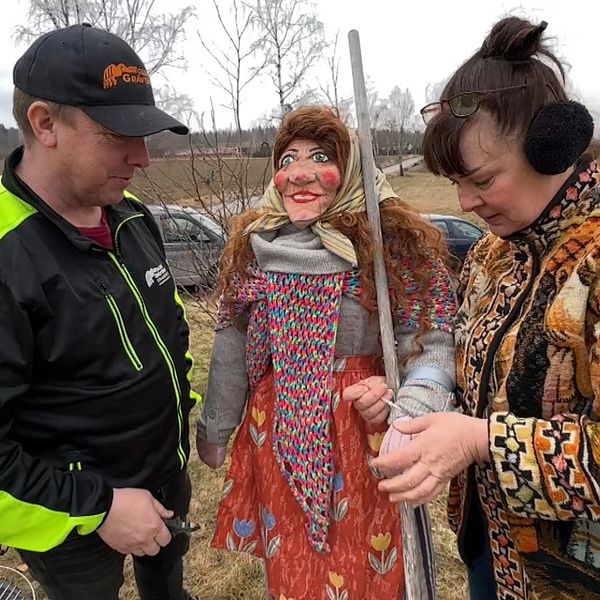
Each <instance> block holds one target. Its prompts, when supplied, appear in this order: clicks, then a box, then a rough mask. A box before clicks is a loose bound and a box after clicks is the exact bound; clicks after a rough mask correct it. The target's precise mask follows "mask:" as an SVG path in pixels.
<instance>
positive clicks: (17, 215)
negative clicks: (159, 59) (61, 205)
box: [0, 185, 37, 240]
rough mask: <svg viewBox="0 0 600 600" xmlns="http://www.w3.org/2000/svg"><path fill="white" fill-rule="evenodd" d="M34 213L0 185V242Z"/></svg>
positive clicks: (34, 210)
mask: <svg viewBox="0 0 600 600" xmlns="http://www.w3.org/2000/svg"><path fill="white" fill-rule="evenodd" d="M36 212H37V210H36V209H35V208H33V206H31V205H30V204H27V202H23V200H21V199H20V198H17V197H16V196H15V195H13V194H11V193H10V192H9V191H8V190H7V189H6V188H5V187H4V186H3V185H0V240H1V239H2V238H3V237H4V236H5V235H6V234H7V233H8V232H9V231H12V230H13V229H16V228H17V227H18V226H19V225H20V224H21V223H22V222H23V221H24V220H25V219H27V218H28V217H30V216H31V215H34V214H35V213H36Z"/></svg>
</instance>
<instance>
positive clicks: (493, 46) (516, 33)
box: [479, 17, 548, 60]
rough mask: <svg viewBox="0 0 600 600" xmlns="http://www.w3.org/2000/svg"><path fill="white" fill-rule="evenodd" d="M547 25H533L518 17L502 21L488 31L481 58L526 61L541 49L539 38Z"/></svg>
mask: <svg viewBox="0 0 600 600" xmlns="http://www.w3.org/2000/svg"><path fill="white" fill-rule="evenodd" d="M547 26H548V23H546V21H542V22H541V23H540V24H539V25H533V24H532V23H530V22H529V21H525V20H524V19H520V18H519V17H507V18H506V19H502V20H501V21H499V22H498V23H496V25H494V27H493V28H492V30H491V31H490V33H489V34H488V36H487V37H486V38H485V40H484V42H483V44H482V46H481V49H480V51H479V53H480V56H481V57H482V58H499V59H503V60H528V59H530V58H531V57H532V56H533V55H534V54H535V53H536V52H538V51H539V50H540V49H541V43H540V42H541V36H542V33H543V32H544V30H545V29H546V27H547Z"/></svg>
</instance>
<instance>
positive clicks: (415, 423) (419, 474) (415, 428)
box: [371, 413, 489, 505]
mask: <svg viewBox="0 0 600 600" xmlns="http://www.w3.org/2000/svg"><path fill="white" fill-rule="evenodd" d="M391 427H394V428H395V429H396V430H397V431H399V432H400V433H403V434H412V436H413V438H412V439H411V440H410V442H408V444H406V446H405V447H404V448H402V449H400V450H398V451H397V452H392V453H391V454H386V455H383V456H379V457H378V458H376V459H374V460H373V461H372V463H371V465H372V466H373V467H377V468H378V469H379V470H381V471H382V472H383V473H386V472H388V473H389V474H390V478H389V479H386V480H384V481H381V482H380V483H379V489H380V490H381V491H382V492H387V493H388V494H389V495H390V501H391V502H408V503H409V504H412V505H418V504H425V503H426V502H431V501H432V500H433V499H434V498H435V497H436V496H437V495H438V494H439V493H440V492H441V491H442V490H443V489H444V488H445V487H446V484H447V483H448V481H450V479H452V477H454V476H455V475H457V474H458V473H460V472H461V471H463V470H464V469H466V468H467V467H468V466H470V465H471V464H472V463H474V462H487V461H488V460H489V436H488V424H487V420H486V419H477V418H475V417H469V416H467V415H462V414H459V413H431V414H428V415H425V416H423V417H418V418H416V419H412V420H410V421H402V420H396V421H394V422H393V423H392V425H391ZM394 473H400V474H399V475H395V476H394V475H393V474H394Z"/></svg>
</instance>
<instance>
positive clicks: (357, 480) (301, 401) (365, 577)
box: [198, 107, 455, 600]
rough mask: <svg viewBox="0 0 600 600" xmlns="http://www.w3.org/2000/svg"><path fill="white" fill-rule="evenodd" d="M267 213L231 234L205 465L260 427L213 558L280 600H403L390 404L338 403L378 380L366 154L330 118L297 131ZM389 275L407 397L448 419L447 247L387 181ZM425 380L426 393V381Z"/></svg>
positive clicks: (287, 132)
mask: <svg viewBox="0 0 600 600" xmlns="http://www.w3.org/2000/svg"><path fill="white" fill-rule="evenodd" d="M273 166H274V172H275V174H274V177H273V180H272V181H271V183H270V184H269V186H268V188H267V191H266V193H265V195H264V197H263V200H262V205H261V209H260V210H258V211H249V212H247V213H244V214H242V215H241V216H239V217H238V218H237V220H236V221H235V222H234V225H233V228H232V233H231V238H230V241H229V243H228V245H227V248H226V249H225V252H224V255H223V258H222V261H221V273H220V279H219V292H220V294H221V302H220V313H219V323H218V326H217V332H216V338H215V343H214V347H213V352H212V358H211V365H210V373H209V382H208V389H207V393H206V403H205V406H204V409H203V414H202V417H201V419H200V421H199V424H198V425H199V426H198V451H199V454H200V456H201V458H202V459H203V460H204V461H205V462H207V464H209V465H210V466H212V467H214V468H216V467H218V466H220V464H221V463H222V461H223V458H224V455H225V446H226V445H227V441H228V439H229V437H230V436H231V434H232V432H233V430H234V429H235V428H236V426H237V425H238V424H239V423H240V420H241V416H242V412H243V411H244V409H246V412H245V417H244V420H243V422H242V425H241V428H240V430H239V432H238V434H237V437H236V440H235V444H234V447H233V454H232V464H231V468H230V469H229V471H228V474H227V478H226V482H225V498H224V499H223V501H222V503H221V506H220V509H219V514H218V519H217V530H216V533H215V537H214V540H213V545H214V546H216V547H222V548H226V549H228V550H234V551H245V552H250V553H252V554H254V555H256V556H260V557H262V558H264V559H265V564H266V573H267V586H268V596H267V597H269V598H276V599H277V600H281V599H284V598H287V599H290V598H293V599H295V600H301V599H305V600H314V598H316V597H329V598H340V599H341V598H346V599H350V600H351V599H355V600H370V599H372V600H374V599H375V598H401V597H402V595H403V566H402V545H401V537H400V525H399V520H398V513H397V510H396V507H394V506H392V505H390V504H389V503H388V502H387V498H386V497H385V495H383V494H380V493H378V492H377V482H378V473H377V472H376V471H374V470H372V469H370V465H369V462H370V460H371V459H372V458H374V457H376V456H377V452H378V450H379V446H380V444H381V440H382V437H383V433H384V431H385V429H386V425H385V423H386V420H387V416H388V413H389V410H390V409H389V406H388V405H387V404H386V403H385V402H377V403H375V405H372V404H371V403H370V402H368V401H367V402H363V403H360V402H358V403H356V405H353V404H352V403H351V402H340V397H341V391H342V390H343V389H344V387H346V386H347V385H349V384H352V383H356V382H357V381H360V380H363V379H367V380H368V378H369V377H370V376H374V375H377V374H379V373H381V346H380V343H379V338H378V323H377V317H376V311H375V304H376V302H375V285H374V281H373V256H372V254H373V248H372V244H371V236H370V226H369V224H368V222H367V218H366V214H365V199H364V190H363V184H362V172H361V166H360V156H359V148H358V142H357V139H356V136H355V135H354V134H353V133H352V132H350V131H349V130H348V129H347V128H346V127H345V126H344V124H343V123H342V122H341V121H340V119H339V118H338V117H337V116H336V115H335V114H334V113H333V112H332V111H331V110H330V109H327V108H323V107H305V108H301V109H299V110H296V111H294V112H292V113H289V114H287V115H286V116H285V118H284V121H283V124H282V126H281V128H280V130H279V132H278V134H277V138H276V141H275V146H274V152H273ZM377 191H378V194H379V198H380V201H381V217H382V223H383V234H384V237H385V240H386V263H387V266H388V269H389V273H390V283H391V286H392V288H393V292H392V293H391V301H392V305H393V308H394V311H395V314H396V319H395V333H396V339H397V341H398V353H399V357H400V360H401V361H402V362H403V369H404V373H405V383H404V386H403V387H402V390H401V392H400V397H399V399H398V402H399V403H400V404H401V406H402V411H403V412H405V413H407V414H410V415H413V416H414V415H417V414H423V413H425V412H429V411H431V410H443V409H445V408H446V407H447V405H448V399H449V396H450V395H451V394H450V392H451V390H452V389H453V388H454V375H453V373H454V364H453V360H454V353H453V340H452V335H451V323H452V320H453V315H454V302H455V301H454V294H453V291H452V289H451V287H450V280H449V278H448V274H447V272H446V270H445V268H444V267H443V263H442V260H441V259H442V258H443V257H444V248H443V245H442V243H441V241H440V236H439V234H438V233H437V231H436V230H435V229H434V228H433V227H432V226H431V225H429V224H427V223H426V222H424V221H423V220H422V219H421V218H420V217H419V216H418V215H417V214H415V213H414V212H412V211H411V210H410V209H409V208H408V207H407V206H406V205H404V204H403V203H402V202H400V201H399V200H398V198H396V196H395V194H394V192H393V190H392V189H391V188H390V187H389V185H388V184H387V182H386V180H385V177H384V176H383V174H382V173H378V177H377ZM425 377H426V378H427V379H428V380H425Z"/></svg>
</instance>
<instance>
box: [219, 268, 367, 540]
mask: <svg viewBox="0 0 600 600" xmlns="http://www.w3.org/2000/svg"><path fill="white" fill-rule="evenodd" d="M249 275H250V277H247V278H243V279H242V278H241V277H240V278H239V280H238V281H237V282H236V283H237V285H236V289H237V294H236V298H235V300H234V301H232V302H224V301H222V302H221V305H220V306H221V308H220V312H219V323H218V325H217V327H218V328H222V327H226V326H228V325H230V324H231V323H232V321H233V320H234V319H235V317H236V316H237V315H239V314H241V313H242V311H243V310H245V309H247V306H248V303H253V304H254V309H253V310H252V311H251V316H250V321H249V323H248V331H247V342H246V363H247V369H248V379H249V384H250V390H253V389H254V388H255V387H256V385H257V384H258V382H259V381H260V379H261V378H262V376H263V375H264V374H265V372H266V371H267V369H268V367H269V364H271V362H272V364H273V370H274V379H275V395H276V403H275V413H274V424H273V451H274V453H275V457H276V460H277V462H278V464H279V468H280V469H281V473H282V474H283V476H284V477H285V479H286V480H287V482H288V484H289V486H290V489H291V490H292V493H293V494H294V498H295V499H296V501H297V502H298V504H299V506H300V507H301V508H302V510H303V511H304V513H305V515H306V519H307V538H308V541H309V543H310V544H311V545H312V547H313V548H314V549H315V550H317V551H318V552H328V551H329V545H328V544H327V533H328V531H329V522H330V521H329V519H330V516H329V511H330V506H331V498H332V489H333V474H334V467H333V451H332V442H331V432H330V423H331V410H332V408H331V400H332V391H331V388H332V383H333V380H332V368H333V361H334V349H335V338H336V333H337V325H338V321H339V314H340V302H341V298H342V294H344V293H345V294H347V295H350V296H356V295H358V293H359V285H360V284H359V280H358V276H357V274H356V273H334V274H327V275H303V274H296V273H276V272H264V271H262V270H260V269H259V268H258V267H257V266H255V265H253V266H252V267H250V268H249Z"/></svg>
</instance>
